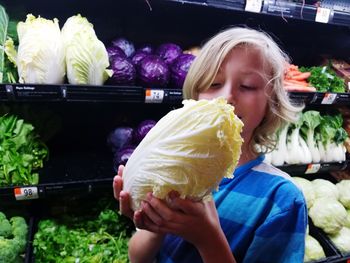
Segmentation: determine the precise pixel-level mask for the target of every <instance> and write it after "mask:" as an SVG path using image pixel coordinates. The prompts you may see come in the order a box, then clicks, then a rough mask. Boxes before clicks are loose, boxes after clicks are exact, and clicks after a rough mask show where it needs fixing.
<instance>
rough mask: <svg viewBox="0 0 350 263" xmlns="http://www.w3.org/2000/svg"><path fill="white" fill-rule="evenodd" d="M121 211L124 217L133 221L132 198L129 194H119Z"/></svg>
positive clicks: (122, 192)
mask: <svg viewBox="0 0 350 263" xmlns="http://www.w3.org/2000/svg"><path fill="white" fill-rule="evenodd" d="M119 210H120V212H121V213H122V214H123V215H125V216H127V217H129V218H130V219H133V217H134V211H133V210H132V209H131V206H130V196H129V194H128V193H127V192H124V191H121V192H120V193H119Z"/></svg>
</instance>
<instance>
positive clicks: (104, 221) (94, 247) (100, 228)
mask: <svg viewBox="0 0 350 263" xmlns="http://www.w3.org/2000/svg"><path fill="white" fill-rule="evenodd" d="M131 232H132V227H131V225H130V223H129V222H128V221H127V219H126V218H124V217H122V216H121V215H119V214H118V213H117V212H115V211H113V210H110V209H105V210H103V211H102V212H101V213H100V214H99V215H98V217H97V218H87V217H86V216H82V217H74V216H64V217H62V218H61V219H43V220H41V221H39V223H38V231H37V232H36V234H35V236H34V241H33V247H34V257H35V262H39V263H40V262H46V263H47V262H72V263H74V262H80V263H82V262H91V263H93V262H100V263H102V262H112V263H124V262H128V241H129V237H130V236H131Z"/></svg>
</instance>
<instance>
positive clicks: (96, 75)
mask: <svg viewBox="0 0 350 263" xmlns="http://www.w3.org/2000/svg"><path fill="white" fill-rule="evenodd" d="M62 36H63V43H64V48H65V55H66V66H67V78H68V82H69V83H70V84H90V85H102V84H103V83H104V82H105V81H106V80H107V78H108V77H109V76H111V75H112V72H111V70H107V67H108V66H109V61H108V54H107V50H106V47H105V45H104V44H103V43H102V42H101V41H100V40H99V39H98V38H97V36H96V34H95V31H94V29H93V25H92V24H91V23H89V21H88V20H87V19H86V18H85V17H82V16H81V15H80V14H78V15H76V16H72V17H70V18H68V19H67V21H66V22H65V24H64V26H63V28H62Z"/></svg>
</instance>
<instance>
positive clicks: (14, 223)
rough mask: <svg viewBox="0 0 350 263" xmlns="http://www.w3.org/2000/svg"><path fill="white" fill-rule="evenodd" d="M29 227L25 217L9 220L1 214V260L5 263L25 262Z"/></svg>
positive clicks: (15, 217)
mask: <svg viewBox="0 0 350 263" xmlns="http://www.w3.org/2000/svg"><path fill="white" fill-rule="evenodd" d="M27 234H28V225H27V223H26V221H25V219H24V218H23V217H20V216H14V217H11V219H7V218H6V215H5V214H4V213H2V212H0V260H1V262H3V263H14V262H23V255H22V254H23V252H24V250H25V247H26V244H27Z"/></svg>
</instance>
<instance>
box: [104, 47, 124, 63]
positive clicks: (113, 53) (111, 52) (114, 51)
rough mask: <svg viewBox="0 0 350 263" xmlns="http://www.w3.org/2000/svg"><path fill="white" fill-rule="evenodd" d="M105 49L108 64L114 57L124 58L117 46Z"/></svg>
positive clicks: (122, 52)
mask: <svg viewBox="0 0 350 263" xmlns="http://www.w3.org/2000/svg"><path fill="white" fill-rule="evenodd" d="M106 49H107V53H108V58H109V62H112V61H113V60H114V58H115V57H121V58H126V55H125V53H124V51H123V50H121V48H119V47H117V46H110V47H107V48H106Z"/></svg>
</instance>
